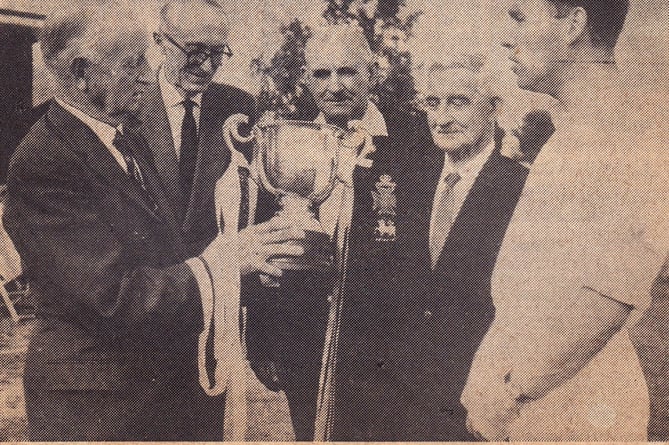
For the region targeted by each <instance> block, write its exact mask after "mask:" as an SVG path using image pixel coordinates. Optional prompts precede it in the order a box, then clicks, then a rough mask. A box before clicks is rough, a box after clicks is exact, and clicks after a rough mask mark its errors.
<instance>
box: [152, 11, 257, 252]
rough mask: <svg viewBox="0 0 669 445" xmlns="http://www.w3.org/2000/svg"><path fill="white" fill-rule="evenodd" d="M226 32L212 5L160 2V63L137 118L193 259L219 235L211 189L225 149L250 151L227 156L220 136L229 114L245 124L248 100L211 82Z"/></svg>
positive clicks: (251, 111)
mask: <svg viewBox="0 0 669 445" xmlns="http://www.w3.org/2000/svg"><path fill="white" fill-rule="evenodd" d="M228 31H229V24H228V19H227V17H226V15H225V13H224V11H223V8H222V7H221V6H220V5H219V4H218V3H217V2H215V1H212V0H169V1H167V2H166V3H165V5H164V6H163V7H162V9H161V11H160V27H159V30H158V32H156V33H155V34H154V40H155V41H156V43H157V44H158V45H159V46H160V50H161V52H162V54H163V56H164V61H163V63H162V65H161V66H160V68H159V70H158V75H157V79H158V81H157V82H156V83H154V84H153V85H151V86H150V87H149V88H148V89H147V91H146V93H145V96H144V99H143V100H144V102H145V104H146V106H145V107H144V108H143V112H142V113H141V114H140V120H141V121H142V125H141V133H142V134H143V135H144V136H145V138H146V139H147V141H148V142H149V147H150V149H151V153H152V155H153V159H154V161H155V164H156V168H157V169H158V174H159V175H160V179H161V180H162V183H163V185H164V187H165V191H166V194H167V197H168V199H169V201H170V205H171V206H172V209H173V211H174V213H175V215H176V216H177V218H178V219H179V222H180V225H181V228H182V231H183V236H184V239H185V241H186V243H187V244H188V245H190V246H191V249H192V252H193V253H195V252H197V251H198V250H199V249H201V247H202V246H204V245H206V244H207V243H208V242H209V241H211V240H212V239H213V238H214V237H215V236H216V233H217V231H218V230H217V227H216V215H215V204H214V187H215V184H216V181H217V180H218V179H219V178H220V177H221V176H222V175H223V173H224V172H225V171H226V169H227V167H228V165H229V164H230V160H231V151H230V150H231V149H234V148H237V149H238V150H241V151H243V152H244V153H245V154H246V155H247V156H250V146H249V145H241V146H239V147H231V148H230V149H228V147H227V146H226V144H225V142H224V139H223V132H222V130H221V129H222V126H223V123H224V122H225V120H226V119H227V118H228V117H229V116H230V115H232V114H236V113H243V114H245V115H247V116H249V117H250V120H251V123H252V122H253V121H254V120H255V100H254V99H253V97H252V96H251V95H250V94H248V93H246V92H245V91H242V90H240V89H239V88H235V87H233V86H230V85H223V84H216V83H213V82H212V79H213V77H214V74H215V73H216V71H217V69H218V68H219V67H220V66H221V65H223V64H224V63H225V62H226V61H227V60H229V59H230V58H231V57H232V51H231V49H230V46H229V45H228Z"/></svg>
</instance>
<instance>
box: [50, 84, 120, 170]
mask: <svg viewBox="0 0 669 445" xmlns="http://www.w3.org/2000/svg"><path fill="white" fill-rule="evenodd" d="M56 103H57V104H58V105H60V106H61V107H63V108H64V109H65V110H67V111H68V112H70V113H72V114H73V115H74V117H76V118H77V119H79V120H80V121H81V122H83V123H84V125H86V126H87V127H88V128H90V129H91V130H92V131H93V133H95V135H96V136H97V137H98V139H100V141H101V142H102V143H103V144H104V146H105V147H107V150H109V153H111V155H112V156H113V157H114V159H116V162H117V163H118V165H119V166H120V167H121V168H122V169H123V171H124V172H126V173H128V165H127V164H126V163H125V159H124V158H123V155H122V154H121V152H120V151H118V149H117V148H116V147H114V144H113V141H114V138H115V137H116V130H118V131H120V132H121V133H123V127H122V126H121V125H119V127H118V128H116V127H112V126H111V125H109V124H108V123H106V122H102V121H99V120H97V119H95V118H92V117H90V116H89V115H88V114H86V113H84V112H83V111H81V110H79V109H77V108H74V107H73V106H72V105H70V104H68V103H66V102H65V101H63V100H62V99H60V98H58V97H56Z"/></svg>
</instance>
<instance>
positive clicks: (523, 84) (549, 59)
mask: <svg viewBox="0 0 669 445" xmlns="http://www.w3.org/2000/svg"><path fill="white" fill-rule="evenodd" d="M507 12H508V14H507V21H508V26H507V27H506V31H505V36H504V37H503V40H502V46H504V47H505V48H507V49H509V60H511V62H512V63H513V66H512V68H511V69H512V70H513V72H514V73H516V75H517V76H518V86H519V87H520V88H523V89H525V90H529V91H536V92H539V93H548V94H551V92H552V91H554V90H555V87H554V85H553V82H554V81H555V80H556V78H557V76H556V74H557V72H558V71H559V69H560V68H561V66H562V65H563V64H562V63H561V62H560V61H561V60H565V59H566V58H567V54H566V45H565V44H564V38H563V37H564V27H565V26H566V21H565V20H563V19H559V18H556V14H557V10H556V8H555V6H554V5H552V4H551V3H549V2H548V1H546V0H509V1H508V9H507Z"/></svg>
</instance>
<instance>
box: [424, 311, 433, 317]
mask: <svg viewBox="0 0 669 445" xmlns="http://www.w3.org/2000/svg"><path fill="white" fill-rule="evenodd" d="M423 317H425V318H427V319H429V318H432V312H430V311H425V312H423Z"/></svg>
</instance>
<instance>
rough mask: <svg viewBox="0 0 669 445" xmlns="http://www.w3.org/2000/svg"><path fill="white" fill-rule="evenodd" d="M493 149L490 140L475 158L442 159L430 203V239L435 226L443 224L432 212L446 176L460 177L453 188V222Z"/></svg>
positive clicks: (493, 145) (493, 146) (493, 142)
mask: <svg viewBox="0 0 669 445" xmlns="http://www.w3.org/2000/svg"><path fill="white" fill-rule="evenodd" d="M494 149H495V141H494V140H492V141H490V143H489V144H488V145H486V146H485V148H484V149H483V150H481V151H480V152H479V153H478V154H476V155H475V156H473V157H471V158H469V159H465V160H463V161H460V162H457V163H454V162H453V161H451V158H450V157H449V156H448V154H447V155H446V159H444V168H443V169H442V171H441V176H440V177H439V182H438V183H437V190H436V191H435V193H434V200H433V202H432V216H431V218H430V238H431V237H432V232H433V231H434V227H435V225H436V224H440V223H443V221H438V219H439V218H438V215H437V212H435V211H434V209H435V208H437V206H438V204H439V200H440V199H441V195H442V194H443V193H444V188H445V187H446V181H445V179H446V176H448V174H449V173H458V174H459V175H460V180H459V181H458V182H457V183H456V184H455V186H454V187H453V199H454V207H453V221H455V219H456V218H457V217H458V214H459V213H460V209H461V208H462V204H463V203H464V202H465V199H467V195H469V191H470V190H471V188H472V186H473V185H474V182H475V181H476V178H477V177H478V175H479V173H480V172H481V169H483V165H484V164H485V163H486V161H487V160H488V158H489V157H490V155H491V154H492V152H493V150H494Z"/></svg>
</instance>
